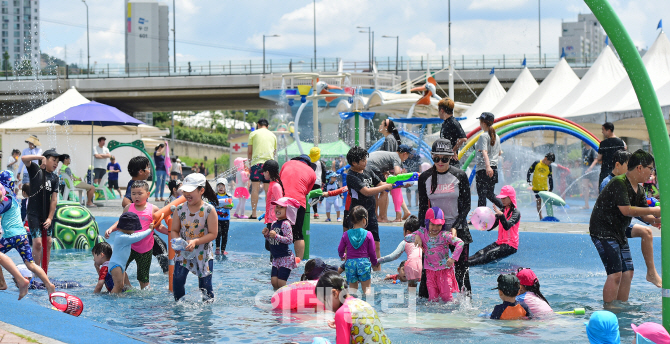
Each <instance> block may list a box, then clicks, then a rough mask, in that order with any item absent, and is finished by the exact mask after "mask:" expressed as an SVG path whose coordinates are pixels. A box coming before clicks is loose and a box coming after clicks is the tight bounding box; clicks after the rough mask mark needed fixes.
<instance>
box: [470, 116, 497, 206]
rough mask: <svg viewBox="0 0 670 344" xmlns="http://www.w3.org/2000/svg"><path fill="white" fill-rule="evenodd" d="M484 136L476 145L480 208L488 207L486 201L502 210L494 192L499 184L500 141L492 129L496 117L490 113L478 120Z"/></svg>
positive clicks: (478, 202) (480, 137)
mask: <svg viewBox="0 0 670 344" xmlns="http://www.w3.org/2000/svg"><path fill="white" fill-rule="evenodd" d="M477 119H478V120H479V126H480V127H481V128H482V134H481V135H480V136H479V140H478V141H477V143H476V144H475V152H476V155H475V164H476V165H477V172H476V183H477V184H476V185H477V195H478V196H479V200H478V201H477V206H478V207H485V206H486V199H488V200H490V201H491V202H493V204H495V205H496V206H498V208H502V207H503V206H502V203H501V202H500V200H499V199H497V198H496V195H495V193H494V192H493V190H494V189H495V187H496V183H498V158H499V157H500V140H499V139H498V136H497V135H496V130H495V129H494V128H493V127H492V126H493V120H494V119H495V117H494V116H493V114H492V113H490V112H482V114H481V115H480V116H479V117H478V118H477Z"/></svg>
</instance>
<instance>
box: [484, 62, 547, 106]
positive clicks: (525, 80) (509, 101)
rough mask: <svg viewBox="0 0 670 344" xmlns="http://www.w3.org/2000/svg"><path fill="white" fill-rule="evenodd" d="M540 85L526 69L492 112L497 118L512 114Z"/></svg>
mask: <svg viewBox="0 0 670 344" xmlns="http://www.w3.org/2000/svg"><path fill="white" fill-rule="evenodd" d="M537 87H538V84H537V81H535V77H533V75H532V74H531V73H530V71H529V70H528V68H527V67H526V68H524V69H523V70H521V73H519V76H518V77H517V78H516V80H515V81H514V84H512V87H510V88H509V90H508V91H507V94H506V95H505V97H504V98H503V99H502V100H501V101H500V102H499V103H498V105H496V107H494V108H493V110H491V112H492V113H493V114H494V115H496V116H506V115H509V114H511V113H512V111H513V110H514V109H516V108H517V107H518V106H519V105H521V103H523V102H524V101H525V100H526V99H528V97H529V96H530V95H531V94H533V92H535V90H537Z"/></svg>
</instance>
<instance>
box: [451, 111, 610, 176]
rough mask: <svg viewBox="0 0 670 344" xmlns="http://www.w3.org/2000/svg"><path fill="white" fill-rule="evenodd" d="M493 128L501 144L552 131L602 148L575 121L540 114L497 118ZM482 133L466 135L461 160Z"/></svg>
mask: <svg viewBox="0 0 670 344" xmlns="http://www.w3.org/2000/svg"><path fill="white" fill-rule="evenodd" d="M493 127H494V128H495V129H496V133H497V134H498V135H500V142H501V143H503V142H505V141H506V140H508V139H510V138H512V137H514V136H516V135H520V134H523V133H526V132H530V131H537V130H552V131H557V132H562V133H565V134H568V135H571V136H574V137H576V138H578V139H580V140H582V141H583V142H585V143H586V144H588V145H589V146H591V147H592V148H593V149H595V150H596V151H597V150H598V147H599V146H600V140H599V139H598V138H597V137H596V136H595V135H594V134H593V133H591V132H590V131H588V130H586V129H585V128H584V127H582V126H581V125H579V124H577V123H575V122H573V121H570V120H567V119H565V118H561V117H558V116H554V115H548V114H540V113H517V114H512V115H507V116H502V117H500V118H497V119H496V120H495V121H494V122H493ZM480 132H481V128H477V129H475V130H473V131H471V132H469V133H468V134H467V135H466V136H467V138H468V141H467V143H466V144H465V146H463V149H462V150H461V152H460V153H459V154H458V158H459V159H461V158H462V157H463V155H464V154H465V152H466V151H467V150H468V149H469V148H471V147H472V146H474V144H475V143H477V141H478V140H479V137H480V135H481V133H480ZM474 157H475V152H472V153H470V155H469V156H468V158H467V159H466V160H465V162H464V163H463V165H462V167H461V168H462V169H464V170H465V169H466V168H467V167H468V165H470V163H471V162H472V160H473V159H474Z"/></svg>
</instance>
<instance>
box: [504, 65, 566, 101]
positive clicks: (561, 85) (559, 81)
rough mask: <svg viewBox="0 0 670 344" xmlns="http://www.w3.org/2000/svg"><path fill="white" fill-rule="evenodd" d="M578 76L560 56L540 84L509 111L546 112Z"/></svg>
mask: <svg viewBox="0 0 670 344" xmlns="http://www.w3.org/2000/svg"><path fill="white" fill-rule="evenodd" d="M578 83H579V77H578V76H577V74H575V72H574V71H573V70H572V68H570V66H569V65H568V62H567V61H565V58H562V59H561V60H560V61H559V62H558V63H557V64H556V66H554V68H553V69H552V70H551V72H550V73H549V75H547V77H546V78H545V79H544V80H543V81H542V84H540V86H539V87H538V88H537V89H536V90H535V92H533V94H531V95H530V96H528V99H526V100H525V101H524V102H523V103H521V105H519V106H518V107H517V108H516V109H514V110H513V111H511V112H510V113H522V112H535V113H546V112H547V110H549V109H550V108H551V107H553V106H554V105H556V103H558V102H559V101H560V100H561V99H563V97H565V96H566V95H567V94H568V93H569V92H570V91H571V90H572V89H573V88H574V87H575V86H577V84H578Z"/></svg>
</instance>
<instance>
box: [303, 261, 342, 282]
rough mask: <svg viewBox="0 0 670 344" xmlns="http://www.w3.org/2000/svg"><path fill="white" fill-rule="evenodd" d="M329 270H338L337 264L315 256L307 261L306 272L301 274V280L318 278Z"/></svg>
mask: <svg viewBox="0 0 670 344" xmlns="http://www.w3.org/2000/svg"><path fill="white" fill-rule="evenodd" d="M328 271H337V266H334V265H328V264H326V263H324V262H323V260H321V258H313V259H310V260H308V261H307V263H305V273H304V274H302V276H300V280H301V281H309V280H318V279H319V278H320V277H321V276H322V275H323V274H325V273H326V272H328Z"/></svg>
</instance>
